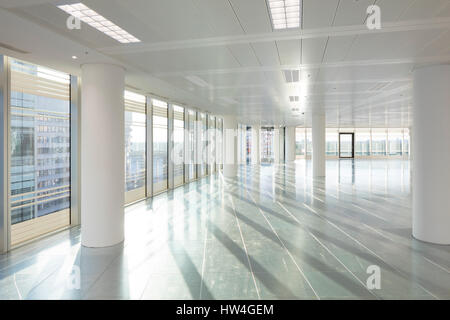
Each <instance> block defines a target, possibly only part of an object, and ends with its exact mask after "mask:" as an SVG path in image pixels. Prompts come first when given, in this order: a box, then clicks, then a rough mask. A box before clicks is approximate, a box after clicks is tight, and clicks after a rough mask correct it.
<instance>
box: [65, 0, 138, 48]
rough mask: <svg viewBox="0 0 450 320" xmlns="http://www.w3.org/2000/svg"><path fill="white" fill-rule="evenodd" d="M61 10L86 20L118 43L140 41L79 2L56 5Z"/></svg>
mask: <svg viewBox="0 0 450 320" xmlns="http://www.w3.org/2000/svg"><path fill="white" fill-rule="evenodd" d="M58 8H60V9H61V10H63V11H65V12H67V13H68V14H70V15H71V16H74V17H76V18H78V19H80V20H81V21H83V22H86V23H87V24H88V25H90V26H91V27H93V28H95V29H97V30H98V31H101V32H103V33H104V34H106V35H108V36H110V37H111V38H113V39H115V40H117V41H119V42H120V43H132V42H141V40H139V39H138V38H136V37H134V36H132V35H131V34H129V33H128V32H126V31H125V30H123V29H122V28H120V27H119V26H117V25H115V24H114V23H112V22H111V21H109V20H108V19H106V18H105V17H103V16H102V15H100V14H98V13H97V12H95V11H94V10H92V9H90V8H89V7H87V6H85V5H84V4H82V3H81V2H79V3H74V4H66V5H61V6H58Z"/></svg>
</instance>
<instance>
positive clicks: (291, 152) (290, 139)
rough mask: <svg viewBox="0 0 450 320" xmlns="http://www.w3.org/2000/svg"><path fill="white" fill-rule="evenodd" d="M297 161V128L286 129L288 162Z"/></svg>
mask: <svg viewBox="0 0 450 320" xmlns="http://www.w3.org/2000/svg"><path fill="white" fill-rule="evenodd" d="M294 160H295V127H286V162H292V161H294Z"/></svg>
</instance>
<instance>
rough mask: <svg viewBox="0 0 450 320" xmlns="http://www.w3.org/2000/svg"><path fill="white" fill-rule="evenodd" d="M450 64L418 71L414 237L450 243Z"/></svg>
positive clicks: (414, 132)
mask: <svg viewBox="0 0 450 320" xmlns="http://www.w3.org/2000/svg"><path fill="white" fill-rule="evenodd" d="M449 123H450V65H437V66H429V67H423V68H419V69H417V70H416V71H415V72H414V106H413V127H412V128H413V130H412V134H413V136H412V143H411V145H412V146H413V148H412V152H413V153H412V160H413V162H414V165H413V167H412V170H413V175H412V177H413V190H412V192H413V196H412V199H413V236H414V237H415V238H417V239H419V240H423V241H427V242H432V243H438V244H450V169H449V163H450V143H449V141H450V126H449Z"/></svg>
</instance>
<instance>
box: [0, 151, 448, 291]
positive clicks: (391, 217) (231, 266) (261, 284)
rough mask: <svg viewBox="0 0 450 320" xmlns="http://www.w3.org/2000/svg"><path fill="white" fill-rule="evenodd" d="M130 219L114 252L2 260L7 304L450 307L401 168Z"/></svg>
mask: <svg viewBox="0 0 450 320" xmlns="http://www.w3.org/2000/svg"><path fill="white" fill-rule="evenodd" d="M125 219H126V240H125V242H124V243H123V244H121V245H118V246H115V247H109V248H104V249H89V248H84V247H82V246H81V245H80V228H72V229H70V230H66V231H63V232H60V233H58V234H55V235H52V236H49V237H46V238H44V239H42V240H39V241H36V242H34V243H31V244H28V245H26V246H23V247H20V248H17V249H15V250H13V251H12V252H10V253H8V254H7V255H0V299H450V246H439V245H431V244H427V243H423V242H420V241H417V240H415V239H413V238H412V237H411V191H410V168H409V162H408V161H404V160H340V161H339V160H329V161H327V178H326V179H317V180H313V179H312V178H311V163H310V161H305V160H297V162H296V163H295V164H289V165H271V166H269V165H267V166H265V165H262V166H253V167H252V166H247V167H246V166H243V167H241V168H240V172H239V176H238V178H237V179H235V180H224V179H223V177H222V176H221V175H214V176H210V177H207V178H204V179H202V180H199V181H197V182H193V183H190V184H187V185H185V186H183V187H180V188H177V189H175V190H173V191H171V192H168V193H165V194H161V195H159V196H157V197H155V198H153V199H149V200H147V201H143V202H140V203H138V204H135V205H133V206H130V207H127V208H126V214H125ZM378 270H379V273H378ZM377 275H379V277H377ZM378 280H379V283H378ZM368 284H369V287H368V286H367V285H368ZM378 284H379V286H378Z"/></svg>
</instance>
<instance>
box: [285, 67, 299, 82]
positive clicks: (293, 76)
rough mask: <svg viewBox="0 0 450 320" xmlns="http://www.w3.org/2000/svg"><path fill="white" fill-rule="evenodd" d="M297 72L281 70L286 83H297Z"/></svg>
mask: <svg viewBox="0 0 450 320" xmlns="http://www.w3.org/2000/svg"><path fill="white" fill-rule="evenodd" d="M299 74H300V71H299V70H283V75H284V79H285V80H286V82H287V83H292V82H298V81H299Z"/></svg>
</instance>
